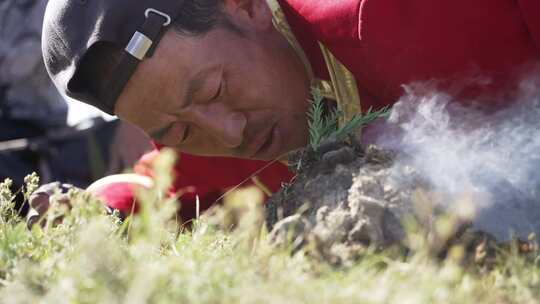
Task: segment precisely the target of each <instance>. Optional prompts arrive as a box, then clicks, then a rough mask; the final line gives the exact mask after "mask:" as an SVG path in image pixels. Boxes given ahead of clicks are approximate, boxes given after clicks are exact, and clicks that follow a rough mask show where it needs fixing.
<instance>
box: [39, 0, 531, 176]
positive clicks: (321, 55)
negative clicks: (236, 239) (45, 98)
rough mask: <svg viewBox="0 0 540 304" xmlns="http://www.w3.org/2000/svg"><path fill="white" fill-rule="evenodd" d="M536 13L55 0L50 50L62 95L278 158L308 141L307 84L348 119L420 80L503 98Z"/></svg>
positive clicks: (193, 146) (522, 5) (217, 0)
mask: <svg viewBox="0 0 540 304" xmlns="http://www.w3.org/2000/svg"><path fill="white" fill-rule="evenodd" d="M282 14H284V17H285V18H283V15H282ZM539 15H540V2H538V1H536V0H518V1H514V0H496V1H493V0H479V1H475V2H474V3H471V2H470V1H465V0H457V1H433V0H414V1H409V2H407V3H401V2H399V1H393V0H363V1H361V0H341V1H322V0H312V1H303V0H280V1H279V3H277V2H275V1H268V2H267V1H264V0H200V1H170V0H160V1H155V0H154V1H149V0H148V1H137V2H133V1H128V0H118V1H114V2H112V1H104V0H101V1H98V0H96V1H72V0H71V1H70V0H57V1H50V2H49V5H48V9H47V13H46V16H45V23H44V40H43V41H44V44H43V53H44V58H45V63H46V65H47V68H48V71H49V73H50V75H51V77H52V79H53V81H54V82H55V84H56V85H57V87H58V88H59V89H60V90H61V91H62V92H64V93H65V94H67V95H68V96H71V97H73V98H77V99H79V100H81V101H84V102H86V103H89V104H92V105H94V106H96V107H98V108H100V109H102V110H104V111H105V112H108V113H110V114H115V115H117V116H118V117H120V118H121V119H123V120H125V121H129V122H131V123H133V124H135V125H137V126H138V127H139V128H141V129H142V130H144V131H145V132H146V133H148V134H149V135H150V136H151V137H152V138H153V139H154V140H155V141H156V142H158V143H159V144H161V145H165V146H170V147H174V148H176V149H178V150H179V151H182V152H183V153H190V154H197V155H204V156H232V157H238V158H248V159H262V160H271V159H275V158H280V157H282V156H283V155H285V154H286V153H287V152H288V151H291V150H293V149H295V148H298V147H301V146H303V145H305V144H306V142H307V134H308V133H307V127H306V117H305V112H306V109H307V107H308V102H307V100H308V98H309V89H310V87H311V86H317V87H319V88H322V89H323V92H324V93H325V96H327V97H329V99H335V100H336V101H337V104H338V106H339V107H340V108H341V109H342V110H344V111H345V112H346V114H347V115H349V116H350V115H351V114H352V113H354V112H356V111H359V110H360V109H361V108H362V109H367V108H369V107H375V108H380V107H382V106H386V105H391V104H392V103H394V102H396V101H397V99H398V98H399V97H400V95H401V94H402V93H403V88H402V86H403V85H405V84H409V83H412V82H422V81H430V82H431V83H434V84H435V85H436V88H437V89H439V90H444V91H447V92H449V93H451V94H453V95H454V96H455V97H456V98H457V99H462V100H476V101H481V102H482V103H484V104H489V103H495V102H496V101H498V100H500V97H501V96H503V95H504V94H508V93H511V92H512V90H513V89H514V87H515V86H516V85H517V79H518V78H519V75H520V74H522V73H524V72H526V71H527V70H528V69H530V68H531V67H532V66H533V65H535V64H537V63H538V62H539V61H540V50H539V48H540V18H539V17H540V16H539ZM287 23H288V25H290V28H291V30H292V33H291V32H289V31H288V29H287ZM501 94H503V95H501ZM359 100H361V102H362V104H361V107H360V104H359ZM245 162H246V161H245ZM242 163H243V162H241V161H238V164H242ZM185 165H187V166H189V164H185ZM181 167H182V165H180V168H181Z"/></svg>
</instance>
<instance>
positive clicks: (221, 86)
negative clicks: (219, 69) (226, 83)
mask: <svg viewBox="0 0 540 304" xmlns="http://www.w3.org/2000/svg"><path fill="white" fill-rule="evenodd" d="M222 88H223V81H220V82H219V87H218V90H217V92H216V94H215V95H214V97H212V99H211V100H215V99H217V98H218V97H219V95H221V89H222Z"/></svg>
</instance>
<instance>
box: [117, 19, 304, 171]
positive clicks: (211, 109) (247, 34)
mask: <svg viewBox="0 0 540 304" xmlns="http://www.w3.org/2000/svg"><path fill="white" fill-rule="evenodd" d="M266 10H268V8H266ZM256 13H257V14H258V15H256V14H252V15H250V14H247V13H246V14H241V12H240V13H237V14H239V15H237V16H236V15H235V16H233V20H232V22H233V23H234V24H235V25H236V26H238V28H239V30H240V32H237V31H233V30H230V29H228V28H224V27H217V28H215V29H213V30H211V31H209V32H208V33H207V34H205V35H203V36H200V37H190V36H184V35H183V36H181V35H179V34H177V33H176V32H174V31H172V30H169V31H168V32H167V33H166V34H165V36H164V37H163V39H162V40H161V42H160V44H159V46H158V48H157V49H156V52H155V54H154V56H153V57H152V58H149V59H146V60H144V61H143V62H142V63H141V64H140V66H139V67H138V68H137V71H136V72H135V74H134V75H133V77H132V78H131V80H130V81H129V83H128V85H127V87H126V88H125V89H124V91H123V93H122V95H121V96H120V98H119V100H118V102H117V104H116V108H115V112H116V114H117V115H118V117H120V118H121V119H123V120H126V121H129V122H131V123H133V124H135V125H137V126H138V127H140V128H141V129H143V130H144V131H145V132H146V133H147V134H149V135H150V136H151V137H152V138H154V139H155V140H156V141H157V142H158V143H160V144H163V145H165V146H170V147H176V148H178V149H180V150H181V151H183V152H187V153H191V154H198V155H215V156H234V157H241V158H253V159H265V160H269V159H274V158H278V157H282V156H283V155H284V154H285V153H286V152H288V151H291V150H293V149H296V148H299V147H301V146H303V145H305V144H306V142H307V136H308V135H307V134H308V131H307V124H306V110H307V107H308V98H309V79H308V77H307V73H306V70H305V67H304V66H303V65H302V63H301V61H300V60H299V58H298V57H297V55H296V54H295V53H294V51H293V49H292V48H291V47H290V46H289V45H288V43H287V42H286V40H285V39H284V38H283V37H281V35H280V34H279V33H278V32H277V31H275V30H274V29H273V27H272V25H271V17H268V16H267V15H266V16H263V15H261V14H263V13H265V12H264V11H262V12H256ZM266 13H268V14H269V13H270V12H269V11H267V12H266ZM266 13H265V14H266ZM254 18H259V19H260V20H255V21H254ZM261 18H264V19H261ZM250 22H251V23H253V24H252V25H251V26H249V24H250Z"/></svg>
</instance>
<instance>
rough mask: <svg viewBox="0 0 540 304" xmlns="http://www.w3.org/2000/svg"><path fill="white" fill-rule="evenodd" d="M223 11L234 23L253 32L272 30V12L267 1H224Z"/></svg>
mask: <svg viewBox="0 0 540 304" xmlns="http://www.w3.org/2000/svg"><path fill="white" fill-rule="evenodd" d="M223 9H224V11H225V13H226V14H227V15H228V16H229V18H230V19H231V20H230V21H232V22H233V23H235V24H236V25H237V26H240V27H249V28H251V29H252V30H253V29H256V30H265V29H268V28H271V27H272V26H273V25H272V12H271V11H270V8H269V7H268V4H267V3H266V0H223Z"/></svg>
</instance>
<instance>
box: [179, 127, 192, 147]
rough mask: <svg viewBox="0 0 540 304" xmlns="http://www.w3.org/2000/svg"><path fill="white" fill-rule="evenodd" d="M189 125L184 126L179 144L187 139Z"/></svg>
mask: <svg viewBox="0 0 540 304" xmlns="http://www.w3.org/2000/svg"><path fill="white" fill-rule="evenodd" d="M189 131H190V130H189V125H186V127H185V128H184V134H182V139H181V140H180V143H183V142H185V141H186V140H187V139H188V137H189Z"/></svg>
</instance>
